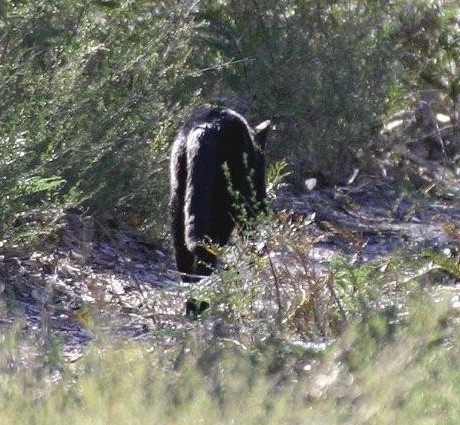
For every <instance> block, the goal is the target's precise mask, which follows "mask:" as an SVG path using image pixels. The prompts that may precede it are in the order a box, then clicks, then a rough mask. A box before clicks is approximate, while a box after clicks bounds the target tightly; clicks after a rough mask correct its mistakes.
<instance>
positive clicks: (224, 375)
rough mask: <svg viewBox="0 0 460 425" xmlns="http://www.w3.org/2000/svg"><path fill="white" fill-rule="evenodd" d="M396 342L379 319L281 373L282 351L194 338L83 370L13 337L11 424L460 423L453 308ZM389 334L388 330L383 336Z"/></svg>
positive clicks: (114, 354) (7, 377)
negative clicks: (276, 354)
mask: <svg viewBox="0 0 460 425" xmlns="http://www.w3.org/2000/svg"><path fill="white" fill-rule="evenodd" d="M411 313H412V314H413V317H412V319H411V320H410V323H408V324H407V325H406V326H404V327H403V328H402V329H401V330H398V331H397V332H395V333H388V332H386V331H382V329H386V327H385V320H386V319H385V318H384V317H381V316H373V317H370V318H369V319H368V320H366V321H364V322H363V323H361V324H356V325H353V326H350V327H349V328H348V330H347V331H346V332H345V334H344V336H343V337H342V338H341V339H339V340H338V341H337V342H336V343H334V344H333V345H332V346H331V347H330V348H329V349H328V352H327V354H326V355H325V356H324V358H323V360H321V362H319V363H318V361H316V360H314V359H312V358H311V356H310V355H309V354H307V353H304V354H299V353H297V354H296V355H292V354H291V358H289V356H288V358H286V359H285V362H284V363H280V364H278V365H277V367H276V368H273V362H272V354H273V351H272V350H271V349H269V347H268V346H266V347H265V348H267V349H266V350H265V351H263V350H259V351H253V352H249V351H245V350H244V349H242V348H241V347H239V346H237V345H235V344H233V343H231V342H229V341H219V340H212V341H210V342H204V341H203V340H200V339H199V338H194V337H191V338H190V340H189V341H188V342H187V343H186V344H185V345H184V346H182V347H178V348H176V349H171V348H170V349H166V350H164V349H163V348H162V347H145V346H140V345H135V344H129V343H126V344H122V345H117V346H113V345H104V344H99V345H94V346H92V347H91V348H90V349H89V350H88V352H87V353H86V354H85V355H84V356H83V357H82V358H81V359H80V360H77V361H76V362H75V363H72V364H68V365H67V366H65V367H62V364H60V363H59V362H58V363H54V364H53V363H49V362H48V363H46V362H44V361H43V359H44V358H46V356H43V355H42V354H43V352H42V351H41V350H42V346H41V345H40V344H37V343H36V342H35V343H34V342H33V341H30V340H29V341H28V340H25V339H24V338H21V337H19V336H18V335H19V334H16V335H14V334H8V333H3V334H2V337H1V348H2V350H1V354H0V368H1V370H0V407H1V408H0V421H1V423H2V424H4V425H10V424H11V425H12V424H15V425H17V424H36V425H40V424H46V425H52V424H58V423H59V424H60V423H68V424H87V423H92V424H115V425H117V424H147V423H161V424H188V423H190V422H191V421H193V422H194V423H201V424H204V425H206V424H232V423H237V422H238V423H245V424H257V423H266V424H280V423H283V424H300V423H311V424H324V423H328V424H375V425H380V424H394V423H398V424H401V425H406V424H407V425H409V424H413V423H433V424H435V423H436V424H438V423H439V424H446V425H449V424H452V425H453V424H457V423H458V421H459V419H460V414H459V411H460V410H459V408H460V401H459V400H460V399H459V397H458V392H459V391H460V372H459V367H458V366H459V365H458V363H459V360H458V359H459V358H460V357H459V356H460V348H459V347H460V346H459V337H460V335H459V333H458V330H454V328H453V327H452V326H450V325H451V324H452V318H449V317H450V316H449V315H448V314H447V309H446V306H445V305H443V303H440V304H438V305H435V304H433V302H432V301H428V300H427V299H418V300H417V301H416V302H415V301H414V303H413V304H412V307H411ZM379 329H380V330H379Z"/></svg>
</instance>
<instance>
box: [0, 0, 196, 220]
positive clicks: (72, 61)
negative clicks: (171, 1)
mask: <svg viewBox="0 0 460 425" xmlns="http://www.w3.org/2000/svg"><path fill="white" fill-rule="evenodd" d="M105 5H107V7H105ZM2 18H3V19H2V22H3V27H2V29H1V31H2V40H3V43H2V46H3V47H2V50H3V51H2V55H1V61H2V66H1V74H2V75H1V77H0V78H1V80H2V81H3V82H4V84H3V85H2V86H1V88H0V90H1V99H2V103H3V105H2V109H1V117H0V121H2V123H4V125H2V129H1V134H0V141H1V149H2V155H1V156H2V162H1V163H0V167H1V173H2V175H4V176H5V177H4V178H3V179H2V188H1V191H2V194H4V195H6V196H3V197H2V201H1V202H2V204H3V205H1V207H2V208H0V209H1V210H2V212H3V215H4V216H5V215H6V213H7V212H8V210H9V212H11V213H13V212H16V211H17V208H18V207H19V205H14V204H12V202H13V200H14V199H16V200H17V201H18V202H19V201H21V202H28V201H31V199H30V196H28V195H32V194H34V193H37V192H40V195H43V192H48V194H49V195H51V193H53V194H54V195H56V194H59V195H60V199H61V200H63V201H64V202H70V203H72V204H74V203H78V204H81V203H84V204H85V205H87V206H89V207H91V208H92V210H93V211H102V210H112V209H113V207H122V208H123V209H127V208H128V209H129V208H135V210H136V212H139V211H143V210H149V211H152V210H153V211H157V212H158V208H160V209H161V208H162V207H163V205H164V201H165V199H164V192H165V187H166V179H165V171H164V169H165V160H166V155H167V148H168V142H169V140H170V138H171V137H170V136H171V132H172V130H173V127H174V126H175V122H174V120H173V117H174V115H175V114H176V112H177V105H178V104H179V103H180V100H181V96H184V93H185V94H186V95H187V99H189V98H190V97H189V93H188V92H187V91H186V90H184V87H185V86H186V80H187V78H186V75H187V72H188V71H187V56H188V55H189V54H190V46H189V41H190V39H191V38H190V33H191V31H192V29H193V19H192V18H191V15H190V12H189V11H188V10H187V8H186V7H183V8H181V7H175V8H174V9H173V10H170V8H169V7H168V4H166V2H163V3H161V4H156V5H155V7H154V8H152V7H150V8H147V4H146V3H145V2H122V3H120V4H119V5H115V4H112V3H106V2H100V4H99V6H93V5H92V3H91V2H74V1H70V0H69V1H59V2H54V1H42V2H38V3H37V2H33V1H26V2H23V3H21V4H16V3H15V2H9V3H7V5H6V8H5V9H4V10H3V17H2ZM50 178H51V180H49V179H50ZM25 181H32V182H36V184H34V185H29V186H28V187H27V191H26V192H24V191H23V192H22V193H20V192H19V187H20V186H24V184H23V183H24V182H25ZM49 182H52V183H53V185H52V186H50V184H49ZM57 183H59V184H57ZM51 189H53V190H52V191H51ZM55 189H59V191H58V192H56V190H55ZM19 194H20V195H21V196H20V197H19V198H18V195H19ZM43 199H45V197H43V196H39V197H38V198H37V197H36V196H35V197H34V198H33V200H34V201H37V200H43ZM29 203H30V202H29ZM5 218H6V217H3V219H4V220H5Z"/></svg>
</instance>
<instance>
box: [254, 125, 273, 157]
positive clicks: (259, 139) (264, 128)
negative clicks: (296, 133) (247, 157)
mask: <svg viewBox="0 0 460 425" xmlns="http://www.w3.org/2000/svg"><path fill="white" fill-rule="evenodd" d="M271 124H272V123H271V121H270V120H267V121H264V122H261V123H260V124H259V125H258V126H256V127H254V140H255V142H256V144H257V146H259V147H260V148H261V149H262V150H264V149H265V143H266V141H267V134H268V131H269V130H270V128H271Z"/></svg>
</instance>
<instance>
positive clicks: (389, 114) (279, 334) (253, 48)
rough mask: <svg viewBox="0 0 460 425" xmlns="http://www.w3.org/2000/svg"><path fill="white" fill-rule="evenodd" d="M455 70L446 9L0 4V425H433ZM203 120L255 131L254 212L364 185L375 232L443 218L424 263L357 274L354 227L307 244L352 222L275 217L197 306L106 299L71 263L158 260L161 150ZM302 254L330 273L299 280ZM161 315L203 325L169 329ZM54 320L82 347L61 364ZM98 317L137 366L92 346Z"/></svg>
mask: <svg viewBox="0 0 460 425" xmlns="http://www.w3.org/2000/svg"><path fill="white" fill-rule="evenodd" d="M459 66H460V15H459V12H458V4H457V1H449V0H438V1H428V0H426V1H425V0H410V1H403V0H395V1H392V2H388V1H386V0H385V1H384V0H381V1H380V0H379V1H375V0H364V1H358V0H350V1H330V0H314V1H313V0H280V1H277V0H276V1H275V0H253V1H243V0H219V1H207V0H180V1H175V0H165V1H149V0H136V1H127V0H97V1H87V0H39V1H32V0H22V1H14V0H7V1H3V2H0V81H1V83H0V99H1V105H0V249H1V252H0V302H1V303H0V326H1V335H0V423H2V424H5V425H7V424H13V423H14V424H17V423H24V424H26V423H31V424H32V423H34V424H41V423H43V424H45V423H46V424H52V423H61V422H62V421H65V422H66V423H75V424H80V423H88V422H91V423H113V424H117V423H120V424H121V423H129V424H131V423H140V424H143V423H150V422H158V423H166V424H180V423H186V422H187V423H188V422H190V421H194V422H195V421H196V422H199V423H204V424H206V423H222V424H225V423H234V422H241V423H256V422H257V423H261V422H263V423H273V424H278V423H287V424H291V423H292V424H298V423H309V422H311V423H313V424H315V423H318V424H320V423H331V424H334V423H350V424H361V423H362V424H368V423H369V424H386V423H392V424H393V423H398V424H403V425H404V424H406V423H407V424H409V423H411V424H412V423H414V422H422V423H442V424H450V423H452V424H457V423H458V419H459V418H458V413H457V412H458V411H459V409H458V401H457V400H458V397H457V394H458V392H459V390H460V388H459V385H458V382H459V376H458V372H457V369H458V368H457V367H456V366H457V362H458V360H457V358H458V357H459V353H458V351H459V347H460V344H459V341H458V317H457V316H458V304H459V301H458V295H456V287H457V284H458V279H459V277H460V270H459V261H458V245H459V242H460V236H459V235H460V232H459V228H458V224H457V223H456V222H455V221H451V222H449V221H448V220H447V219H446V217H447V216H446V215H442V214H441V213H444V212H445V211H448V210H449V211H450V210H454V209H458V208H459V204H460V201H459V196H460V195H459V194H460V189H459V188H458V186H457V185H456V184H453V182H454V183H455V182H456V180H458V152H459V146H460V132H459V128H458V119H459V113H460V109H459V108H460V107H459V96H460V77H459V75H460V74H459ZM204 102H211V103H215V104H224V105H227V106H230V107H233V108H236V109H238V110H239V111H241V112H243V113H244V114H245V115H246V116H247V117H248V119H249V120H250V121H251V122H259V121H261V120H265V119H270V120H272V122H273V123H274V125H275V127H276V129H275V131H274V132H273V133H272V137H271V140H270V143H269V146H268V149H269V152H268V162H269V163H270V164H271V168H270V170H269V173H268V174H269V180H270V181H269V192H270V196H271V201H273V202H274V204H276V201H277V198H278V194H277V192H276V190H277V189H278V188H279V183H284V184H287V185H288V187H289V188H290V189H289V190H290V192H289V196H291V197H294V195H295V194H299V192H301V191H302V190H303V189H305V180H306V179H313V178H314V179H316V180H314V183H312V186H311V187H310V189H311V188H313V187H315V184H317V186H316V188H318V187H319V188H324V187H325V186H334V185H336V184H340V185H341V184H349V183H356V182H357V181H358V186H359V187H364V188H365V187H366V184H367V183H366V181H364V182H363V183H361V182H359V178H358V180H356V178H357V175H358V174H359V175H360V176H361V175H366V176H370V178H372V179H375V180H378V181H379V182H382V181H383V184H386V183H387V182H390V183H391V184H392V185H394V186H395V187H399V188H400V190H401V194H400V195H399V196H398V197H396V198H397V199H396V201H395V203H394V205H393V204H392V205H385V211H386V212H387V213H388V215H389V216H390V217H391V216H393V215H397V214H399V215H401V216H404V217H403V218H404V220H406V222H410V224H414V223H415V224H417V223H418V222H417V221H410V220H409V219H408V217H410V216H412V215H415V214H416V212H417V211H418V210H421V209H422V208H423V207H427V206H430V205H432V204H433V205H434V204H437V205H439V204H440V203H443V204H442V208H439V209H438V210H436V211H437V214H438V215H437V216H436V215H435V214H434V213H433V214H432V215H430V216H429V217H430V219H431V218H433V217H434V218H433V221H436V220H437V221H438V223H435V224H439V223H441V224H439V226H438V227H437V228H436V231H439V229H440V228H442V230H443V232H442V235H443V238H444V239H442V240H441V237H440V236H439V240H440V241H439V244H438V243H437V241H435V242H436V243H432V244H431V245H432V246H426V245H425V246H422V245H423V244H419V245H417V244H411V245H410V246H409V244H408V246H407V247H404V246H403V247H401V246H398V247H399V250H392V251H391V252H387V254H388V255H386V256H379V257H378V258H376V259H375V258H374V259H372V260H368V259H366V258H364V250H365V247H366V244H367V243H368V241H369V234H370V230H369V226H368V227H366V226H364V225H362V226H361V227H359V226H357V227H356V226H355V227H353V226H351V225H348V227H346V226H345V227H344V228H340V226H338V225H337V222H336V223H335V224H334V222H333V220H330V218H331V217H332V216H331V215H329V212H328V211H327V209H328V208H329V207H330V206H331V205H338V208H342V207H344V206H346V207H347V208H348V209H349V210H351V211H353V210H354V209H358V208H357V207H356V205H354V204H353V202H352V201H350V199H348V198H347V196H346V193H345V192H343V191H339V190H337V193H338V196H337V197H336V198H333V200H332V201H331V202H330V203H328V204H326V206H325V208H324V209H323V210H320V208H319V207H318V208H317V209H316V210H315V211H313V213H311V211H308V214H307V213H302V214H298V213H293V212H292V211H290V210H289V208H287V209H285V208H278V210H277V213H276V214H275V213H273V215H271V216H269V217H267V218H264V220H262V222H261V223H260V224H259V225H258V227H257V228H256V229H255V230H254V231H253V233H252V234H250V235H246V236H239V237H237V238H236V240H235V242H234V243H233V244H232V245H231V246H230V247H227V248H225V249H223V250H222V252H221V255H222V256H223V258H225V268H223V269H222V270H221V271H220V272H219V273H216V274H215V275H213V276H212V277H211V278H209V279H206V280H203V281H202V282H200V283H199V284H196V285H194V286H192V287H187V288H179V289H178V288H176V287H174V288H173V289H170V287H169V286H168V284H169V280H168V283H165V284H164V285H163V282H161V283H160V284H159V285H158V287H157V288H155V291H154V292H149V293H147V291H146V290H145V286H142V285H141V284H140V283H139V282H138V280H136V277H135V271H136V270H135V267H134V268H133V269H130V272H129V273H131V274H129V276H130V277H131V280H132V282H133V283H132V286H131V287H130V291H131V292H130V293H129V294H125V293H124V292H123V288H121V289H120V288H119V290H118V292H116V293H113V292H111V293H108V291H107V290H106V289H105V286H110V285H112V284H113V282H112V281H111V280H110V279H109V278H108V277H107V282H106V281H105V280H104V282H103V283H101V282H99V281H97V279H96V278H95V277H94V276H96V275H92V274H91V273H92V271H93V270H92V269H91V270H89V268H90V266H88V261H87V260H88V259H89V258H90V255H91V250H92V249H93V248H94V246H95V244H96V243H97V242H98V241H101V240H104V241H110V242H111V243H112V242H113V241H119V240H123V241H124V243H125V245H124V248H123V249H125V251H123V255H122V256H120V255H119V256H118V257H117V256H116V255H115V256H114V258H115V257H116V260H110V261H113V262H116V261H121V260H120V258H122V259H123V264H125V263H126V264H127V263H130V262H134V261H135V256H134V255H133V256H132V258H131V257H129V252H128V251H129V249H131V248H132V245H130V243H131V239H129V237H127V236H126V233H122V231H125V230H126V229H129V231H130V232H132V233H135V234H136V237H139V238H141V239H142V243H143V245H142V246H143V247H144V248H145V247H147V248H145V249H150V250H152V249H151V247H152V246H154V247H155V249H156V247H159V246H160V244H163V245H162V246H167V243H166V242H165V240H166V237H167V232H166V225H167V219H166V217H167V214H166V205H167V202H168V199H167V192H168V176H167V175H168V173H167V170H168V159H169V148H170V145H171V142H172V139H173V136H174V133H175V131H176V129H177V128H178V126H179V125H180V123H181V122H182V121H183V117H184V116H186V115H187V114H188V113H189V112H190V110H191V109H192V108H194V107H195V106H196V105H198V104H201V103H204ZM439 117H441V118H439ZM440 170H441V171H440ZM310 183H311V180H310ZM310 183H309V184H307V186H310ZM401 188H402V189H401ZM284 190H286V189H284ZM364 190H365V189H364ZM361 191H363V190H361ZM339 192H340V193H339ZM375 193H379V192H378V191H374V192H373V195H375ZM382 196H383V194H382ZM409 198H414V199H416V200H417V202H413V203H412V204H410V205H409V207H407V208H406V207H405V203H404V202H405V200H407V199H409ZM321 202H323V198H320V199H319V203H318V205H320V203H321ZM405 208H406V209H405ZM427 208H428V207H427ZM281 209H283V211H282V212H280V210H281ZM381 209H382V208H380V210H381ZM376 210H377V208H376ZM380 210H379V211H380ZM387 210H388V211H387ZM318 217H319V218H318ZM452 217H457V215H455V214H453V215H452ZM332 218H333V217H332ZM380 218H381V217H380ZM417 219H418V217H417ZM404 220H403V221H404ZM72 221H74V222H76V223H77V225H74V227H72V225H71V224H69V223H71V222H72ZM315 221H316V222H319V223H320V224H321V226H323V227H319V228H318V229H316V230H315V232H309V231H308V230H309V226H310V224H311V223H312V222H315ZM372 223H374V224H373V225H375V229H373V230H372V231H374V232H375V233H379V232H385V231H387V230H388V229H387V228H385V226H384V225H381V226H380V227H378V226H379V225H380V223H381V221H379V220H375V221H374V222H372ZM339 224H340V223H339ZM69 229H70V230H69ZM76 229H77V230H78V232H77V230H76ZM120 229H121V230H120ZM425 230H426V229H425ZM392 231H394V227H392V228H391V229H390V231H389V232H390V233H391V232H392ZM422 231H423V229H422ZM72 232H74V234H75V235H77V236H78V237H77V236H75V235H74V234H72ZM325 234H327V235H328V237H329V236H330V237H329V239H328V241H329V242H330V241H332V243H333V242H334V241H335V240H340V241H341V242H340V243H342V244H343V245H346V248H347V249H346V250H340V249H337V250H336V251H335V253H336V255H335V256H334V259H333V260H330V258H329V259H328V260H327V261H317V259H315V255H318V253H317V252H316V251H315V249H314V248H315V246H317V244H318V243H319V242H320V241H322V240H323V239H324V235H325ZM433 234H435V235H437V233H436V232H434V233H433ZM120 235H121V236H120ZM331 235H332V236H331ZM73 236H75V238H74V239H72V241H73V242H72V243H74V242H75V241H76V242H75V243H74V245H72V248H71V249H70V248H69V249H66V247H64V248H62V245H65V244H70V242H69V240H70V239H71V237H73ZM123 238H124V239H123ZM334 238H335V239H334ZM408 239H409V238H408ZM433 240H434V237H433V238H431V239H430V241H431V242H432V241H433ZM446 240H447V241H448V243H447V242H446ZM146 241H147V242H146ZM152 241H153V242H152ZM126 247H127V248H126ZM130 247H131V248H130ZM104 249H105V251H104V252H108V253H109V254H111V251H110V250H111V249H112V248H111V245H110V246H109V245H108V242H107V243H106V245H104V246H103V247H102V248H101V249H100V251H103V250H104ZM342 251H346V252H342ZM166 253H167V255H169V252H168V251H167V248H166ZM136 255H139V252H136ZM167 255H166V256H167ZM157 258H158V259H159V258H165V254H164V253H163V251H161V252H159V254H158V257H157ZM158 261H159V260H158ZM164 261H167V260H164ZM107 262H108V261H106V263H107ZM106 263H102V262H99V263H98V264H99V266H100V265H101V264H106ZM85 267H86V268H85ZM91 267H92V266H91ZM164 268H166V269H167V265H166V266H165V267H164ZM83 269H84V270H83ZM133 270H134V271H133ZM117 272H119V273H121V272H120V270H118V269H117ZM97 276H99V277H100V276H102V274H99V275H97ZM123 278H126V276H123ZM57 282H59V285H57ZM63 282H64V283H65V284H64V283H63ZM76 282H78V284H77V283H76ZM106 284H107V285H106ZM66 285H67V286H66ZM69 288H70V289H69ZM112 289H113V288H112ZM85 291H87V292H88V293H89V295H88V294H86V293H85ZM136 291H137V292H136ZM174 291H175V292H174ZM126 292H127V291H126ZM185 296H189V297H195V298H197V299H199V300H209V301H210V302H211V308H210V309H208V310H207V311H205V312H203V314H202V316H201V317H200V318H199V319H198V320H196V321H192V320H189V319H187V318H184V317H183V305H182V302H183V299H184V297H185ZM21 297H22V298H21ZM25 297H30V299H32V300H33V302H34V305H35V307H34V308H35V310H36V311H38V312H39V313H40V318H41V319H40V320H41V321H40V320H38V321H35V322H34V323H33V326H31V325H30V324H27V325H26V324H24V316H27V314H32V313H34V312H35V310H34V309H31V311H32V313H31V312H30V311H27V312H26V311H22V310H21V308H19V307H18V304H19V303H20V302H22V300H23V299H24V298H25ZM129 297H131V298H129ZM136 297H137V298H136ZM69 300H70V301H69ZM126 300H128V301H129V302H127V301H126ZM70 306H71V307H70ZM56 312H58V313H59V314H61V316H62V317H65V318H66V319H69V318H70V319H72V320H74V321H75V323H79V326H81V327H82V328H85V329H87V331H88V333H90V334H91V338H92V342H91V343H89V345H84V346H83V345H82V346H81V347H79V349H78V350H77V351H78V355H77V356H76V358H73V357H72V358H71V360H72V361H70V360H69V359H70V356H68V355H67V354H65V355H64V354H63V350H62V347H63V345H65V343H66V341H65V333H63V332H61V333H60V334H59V335H60V337H59V338H57V337H56V334H54V333H53V332H51V330H50V329H51V328H52V326H53V323H52V320H51V319H50V318H52V316H53V314H57V313H56ZM102 312H103V314H104V320H106V321H107V320H109V321H110V319H108V318H107V315H110V314H113V315H114V319H113V323H112V327H113V328H115V327H117V324H118V321H117V318H116V314H119V313H120V312H122V313H126V315H127V316H129V315H130V314H134V312H137V313H138V315H140V316H142V319H143V321H141V322H139V323H140V325H139V327H140V329H141V331H142V332H144V333H146V334H149V335H150V336H151V339H150V340H148V342H152V341H154V343H147V344H146V343H145V341H144V340H142V341H141V342H139V343H134V342H133V341H130V342H126V341H122V342H120V338H118V339H117V338H114V339H116V340H117V341H116V342H114V341H113V339H111V338H110V332H108V334H109V336H108V335H107V333H104V332H102V331H101V329H98V326H97V324H98V323H99V321H100V320H102V319H100V318H99V315H100V314H102ZM171 312H172V313H171ZM34 314H35V313H34ZM37 314H38V313H37ZM34 317H35V316H34ZM53 317H54V316H53ZM70 319H69V320H70ZM36 322H37V323H36ZM72 329H73V328H72ZM72 329H71V328H68V329H67V328H66V329H65V330H66V331H68V332H71V331H72ZM146 329H147V330H146ZM98 332H100V333H98ZM63 335H64V336H63ZM132 339H133V340H134V339H135V338H134V337H133V338H132Z"/></svg>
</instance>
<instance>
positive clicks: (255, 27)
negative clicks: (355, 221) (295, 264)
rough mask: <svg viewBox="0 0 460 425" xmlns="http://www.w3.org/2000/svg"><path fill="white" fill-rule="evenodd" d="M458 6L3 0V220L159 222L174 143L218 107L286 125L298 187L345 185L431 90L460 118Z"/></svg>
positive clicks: (277, 150) (294, 0)
mask: <svg viewBox="0 0 460 425" xmlns="http://www.w3.org/2000/svg"><path fill="white" fill-rule="evenodd" d="M454 3H455V2H449V1H439V2H437V3H436V4H433V3H432V2H424V1H421V0H412V1H410V2H406V1H396V2H391V3H389V2H387V1H377V2H376V1H360V2H357V1H351V2H338V1H334V2H330V1H326V0H319V1H318V0H315V1H312V0H301V1H299V0H282V1H274V0H254V1H250V2H246V1H241V0H225V1H219V2H212V1H207V0H201V1H199V2H196V1H188V0H182V1H180V2H177V1H162V2H152V1H147V0H144V1H126V0H124V1H121V0H119V1H103V0H101V1H98V2H88V1H84V0H79V1H70V0H64V1H57V0H41V1H39V2H36V1H32V0H25V1H22V2H17V1H6V2H4V3H3V7H2V8H1V9H0V39H1V47H0V80H1V84H0V98H1V99H2V105H1V109H0V122H1V123H2V125H1V127H0V175H1V180H0V192H1V194H2V196H1V198H0V215H1V217H0V219H1V222H2V223H3V226H4V225H5V223H8V217H10V216H12V215H14V214H16V213H17V212H19V211H21V210H23V209H27V208H30V207H31V206H36V205H37V204H38V205H43V201H46V202H51V203H55V202H56V201H59V203H62V202H64V203H67V204H72V205H75V204H84V205H86V206H88V207H90V208H91V211H93V212H94V211H96V212H97V211H99V212H101V211H107V210H109V211H113V210H114V209H117V210H118V213H119V212H120V211H123V212H135V213H140V214H141V215H145V216H146V217H147V218H149V219H150V222H151V223H153V222H155V220H156V222H157V223H160V224H163V223H164V219H163V216H164V215H163V214H159V212H160V211H163V208H164V204H165V201H166V197H165V193H166V187H167V179H166V171H165V170H166V168H167V167H166V160H167V154H168V148H169V144H170V142H171V139H172V133H173V132H174V131H175V129H176V127H177V125H178V121H180V120H181V116H182V115H183V113H185V112H186V110H188V109H190V108H191V107H192V106H193V105H194V104H196V103H199V102H203V101H209V100H211V101H219V100H220V99H222V98H234V99H237V107H240V108H243V109H246V112H247V113H248V114H249V117H250V118H251V119H252V118H254V121H256V120H259V119H266V118H270V119H272V121H274V122H275V123H276V124H277V128H278V131H277V133H276V134H275V135H274V136H273V142H272V143H271V151H270V155H271V157H272V159H280V158H284V157H287V159H288V160H289V163H290V165H291V168H292V171H294V174H293V175H294V177H295V180H296V181H297V182H301V181H302V179H303V178H304V177H307V176H311V175H321V176H323V177H324V178H325V179H326V180H328V181H330V182H337V181H343V180H344V179H346V178H347V177H348V176H349V174H350V172H351V169H352V168H353V167H354V166H356V164H357V163H358V161H359V157H360V154H362V153H363V152H366V148H367V146H368V143H369V142H370V141H371V140H372V139H373V138H375V135H377V134H378V133H379V131H380V129H381V126H382V122H383V120H384V119H385V117H386V116H387V115H388V114H390V113H393V112H396V111H398V110H401V109H404V108H407V107H408V106H410V105H411V104H412V103H413V101H414V100H415V99H418V98H421V97H423V96H424V93H426V90H427V89H434V90H436V91H437V93H441V96H440V97H439V99H440V100H441V101H442V102H445V105H447V110H446V108H444V110H445V112H448V113H451V112H452V115H453V116H455V112H456V113H457V114H458V96H459V94H458V91H459V79H458V62H459V57H460V53H459V52H460V47H459V43H460V42H459V35H458V33H459V23H458V16H457V15H456V6H455V4H454ZM445 105H444V106H445ZM232 106H235V105H232ZM157 228H158V227H157ZM159 228H161V226H160V227H159Z"/></svg>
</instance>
